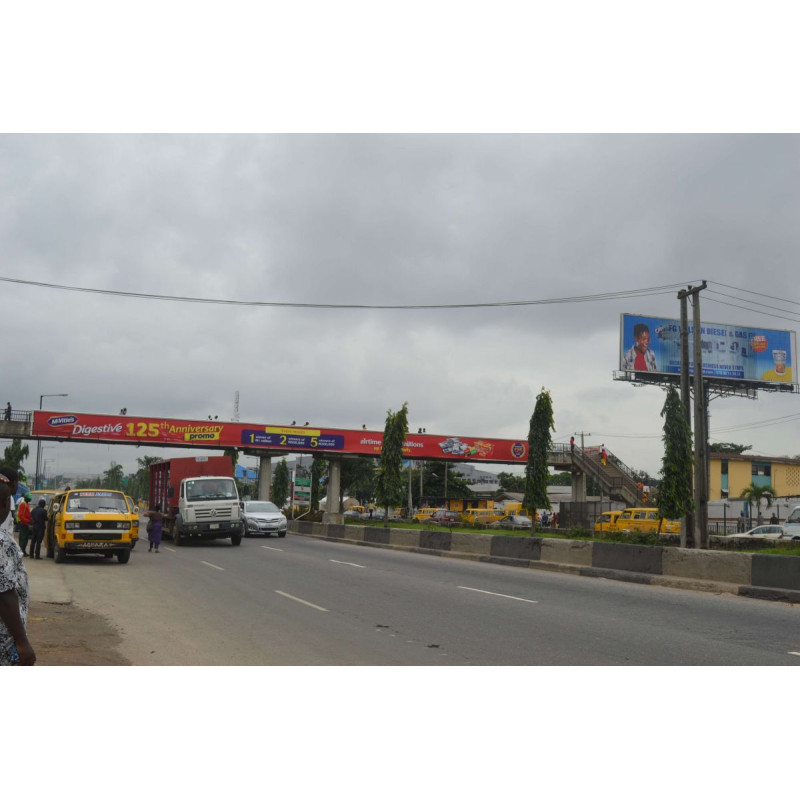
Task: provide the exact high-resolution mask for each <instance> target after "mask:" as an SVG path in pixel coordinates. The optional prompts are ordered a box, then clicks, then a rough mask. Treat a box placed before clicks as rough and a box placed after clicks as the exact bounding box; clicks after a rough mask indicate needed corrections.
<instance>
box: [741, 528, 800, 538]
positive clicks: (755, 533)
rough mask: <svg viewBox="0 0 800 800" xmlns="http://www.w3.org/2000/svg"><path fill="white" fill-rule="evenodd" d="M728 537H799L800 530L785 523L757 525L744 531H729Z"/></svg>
mask: <svg viewBox="0 0 800 800" xmlns="http://www.w3.org/2000/svg"><path fill="white" fill-rule="evenodd" d="M727 538H728V539H800V531H797V530H791V529H790V528H787V527H786V526H785V525H757V526H756V527H755V528H751V529H750V530H749V531H745V532H744V533H731V534H729V535H728V537H727Z"/></svg>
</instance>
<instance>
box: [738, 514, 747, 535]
mask: <svg viewBox="0 0 800 800" xmlns="http://www.w3.org/2000/svg"><path fill="white" fill-rule="evenodd" d="M745 530H747V523H746V522H745V518H744V509H742V510H741V511H740V512H739V518H738V519H737V520H736V533H744V532H745Z"/></svg>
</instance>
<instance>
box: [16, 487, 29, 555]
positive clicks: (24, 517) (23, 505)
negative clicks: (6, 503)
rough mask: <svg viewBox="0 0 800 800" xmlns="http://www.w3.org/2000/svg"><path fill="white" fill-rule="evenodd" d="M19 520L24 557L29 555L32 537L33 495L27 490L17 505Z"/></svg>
mask: <svg viewBox="0 0 800 800" xmlns="http://www.w3.org/2000/svg"><path fill="white" fill-rule="evenodd" d="M17 522H18V523H19V549H20V550H22V557H23V558H27V557H28V541H29V540H30V538H31V495H30V492H26V493H25V494H24V495H23V496H22V498H21V499H20V501H19V503H18V505H17Z"/></svg>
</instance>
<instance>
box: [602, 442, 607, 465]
mask: <svg viewBox="0 0 800 800" xmlns="http://www.w3.org/2000/svg"><path fill="white" fill-rule="evenodd" d="M601 448H602V449H601V450H600V463H601V464H602V465H603V466H604V467H607V466H608V451H607V450H606V446H605V445H601Z"/></svg>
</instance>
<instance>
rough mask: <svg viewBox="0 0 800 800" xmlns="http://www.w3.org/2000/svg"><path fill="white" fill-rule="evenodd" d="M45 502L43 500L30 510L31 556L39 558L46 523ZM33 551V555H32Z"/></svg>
mask: <svg viewBox="0 0 800 800" xmlns="http://www.w3.org/2000/svg"><path fill="white" fill-rule="evenodd" d="M46 505H47V504H46V503H45V501H44V500H40V501H39V505H37V506H36V508H34V509H33V511H31V558H38V559H41V557H42V541H44V528H45V525H46V524H47V508H46V507H45V506H46ZM34 553H35V555H34Z"/></svg>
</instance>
